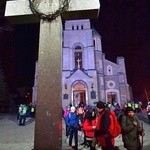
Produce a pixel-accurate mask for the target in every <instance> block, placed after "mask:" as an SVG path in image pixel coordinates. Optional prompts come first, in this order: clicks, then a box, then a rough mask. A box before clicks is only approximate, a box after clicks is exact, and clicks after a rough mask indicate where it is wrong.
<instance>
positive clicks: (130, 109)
mask: <svg viewBox="0 0 150 150" xmlns="http://www.w3.org/2000/svg"><path fill="white" fill-rule="evenodd" d="M129 111H134V109H133V108H132V107H127V108H126V112H129Z"/></svg>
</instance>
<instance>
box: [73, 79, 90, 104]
mask: <svg viewBox="0 0 150 150" xmlns="http://www.w3.org/2000/svg"><path fill="white" fill-rule="evenodd" d="M86 97H87V88H86V84H85V83H84V82H83V81H76V82H75V83H74V85H73V86H72V104H73V105H74V106H79V104H80V105H82V106H83V105H85V104H86Z"/></svg>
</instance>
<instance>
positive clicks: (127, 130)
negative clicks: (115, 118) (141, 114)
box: [121, 107, 144, 150]
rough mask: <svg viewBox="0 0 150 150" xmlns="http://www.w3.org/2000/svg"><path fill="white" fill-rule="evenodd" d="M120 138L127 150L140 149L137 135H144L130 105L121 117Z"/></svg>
mask: <svg viewBox="0 0 150 150" xmlns="http://www.w3.org/2000/svg"><path fill="white" fill-rule="evenodd" d="M121 127H122V140H123V143H124V147H125V148H126V149H127V150H141V144H140V139H139V135H141V136H144V131H143V129H142V128H141V126H140V123H139V121H138V118H137V117H136V115H135V113H134V110H133V108H132V107H127V108H126V112H125V115H124V116H122V119H121Z"/></svg>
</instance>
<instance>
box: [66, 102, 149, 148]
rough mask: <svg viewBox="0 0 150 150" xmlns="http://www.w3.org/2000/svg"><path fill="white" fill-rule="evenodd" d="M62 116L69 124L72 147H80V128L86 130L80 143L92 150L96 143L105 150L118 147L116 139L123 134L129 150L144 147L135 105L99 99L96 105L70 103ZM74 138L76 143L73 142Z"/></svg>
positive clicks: (125, 145) (67, 124) (125, 144)
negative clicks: (112, 102) (122, 104)
mask: <svg viewBox="0 0 150 150" xmlns="http://www.w3.org/2000/svg"><path fill="white" fill-rule="evenodd" d="M149 106H150V105H149ZM63 118H64V120H65V123H66V138H69V146H70V147H71V148H72V149H74V150H78V131H79V130H80V131H82V132H83V133H84V142H83V143H81V145H83V146H86V147H89V148H90V150H96V147H97V145H98V146H100V147H101V149H102V150H114V149H117V147H116V146H115V138H116V137H117V136H118V135H120V134H122V141H123V143H124V147H125V148H126V149H127V150H141V147H142V145H141V143H140V138H139V137H140V136H144V129H143V128H142V126H141V124H140V122H139V120H138V118H137V116H136V110H135V109H134V108H133V107H132V105H131V106H130V105H124V107H123V108H121V107H120V106H119V104H118V103H116V104H110V103H107V104H106V103H104V102H102V101H98V102H97V103H96V106H90V105H88V106H83V105H82V106H81V105H79V106H78V107H75V106H67V107H65V109H64V113H63ZM73 139H74V144H75V145H73V144H72V143H73Z"/></svg>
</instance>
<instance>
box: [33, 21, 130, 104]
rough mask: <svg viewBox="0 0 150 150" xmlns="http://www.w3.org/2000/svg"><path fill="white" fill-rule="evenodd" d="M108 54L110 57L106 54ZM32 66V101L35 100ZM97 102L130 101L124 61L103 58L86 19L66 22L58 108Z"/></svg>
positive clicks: (97, 35)
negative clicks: (60, 104)
mask: <svg viewBox="0 0 150 150" xmlns="http://www.w3.org/2000/svg"><path fill="white" fill-rule="evenodd" d="M110 55H111V54H110ZM37 73H38V68H37V65H36V72H35V82H34V87H33V101H36V87H37V76H38V75H37ZM98 100H102V101H104V102H106V103H107V102H110V103H112V102H117V103H119V104H120V105H123V103H124V102H127V100H130V91H129V85H128V83H127V77H126V69H125V59H124V58H123V57H117V59H116V63H114V62H111V61H109V60H107V59H106V58H105V54H104V53H103V52H102V44H101V36H100V35H99V33H98V32H97V31H96V30H95V29H93V28H91V23H90V20H89V19H84V20H70V21H66V22H65V24H64V30H63V43H62V105H63V107H65V106H68V105H69V104H70V103H71V104H73V105H75V106H77V105H78V104H79V103H80V102H83V103H84V104H89V105H93V104H94V103H95V102H97V101H98Z"/></svg>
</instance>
